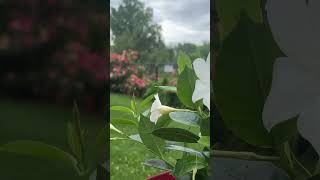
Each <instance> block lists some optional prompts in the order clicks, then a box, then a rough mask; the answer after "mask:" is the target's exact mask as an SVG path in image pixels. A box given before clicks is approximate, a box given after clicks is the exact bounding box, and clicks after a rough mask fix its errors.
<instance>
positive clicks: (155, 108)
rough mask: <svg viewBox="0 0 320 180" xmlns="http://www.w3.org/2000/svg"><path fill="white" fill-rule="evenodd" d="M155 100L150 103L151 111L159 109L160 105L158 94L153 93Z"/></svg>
mask: <svg viewBox="0 0 320 180" xmlns="http://www.w3.org/2000/svg"><path fill="white" fill-rule="evenodd" d="M154 98H155V100H154V101H153V103H152V105H151V112H153V111H155V110H157V109H159V108H160V107H161V101H160V99H159V95H158V94H156V95H154Z"/></svg>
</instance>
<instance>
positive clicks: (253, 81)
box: [213, 16, 281, 147]
mask: <svg viewBox="0 0 320 180" xmlns="http://www.w3.org/2000/svg"><path fill="white" fill-rule="evenodd" d="M280 54H281V52H280V50H279V49H278V47H277V45H276V44H275V42H274V41H273V37H272V34H271V32H270V30H269V28H268V27H266V26H265V25H258V24H254V23H253V22H252V21H251V20H250V19H249V18H248V17H246V16H242V17H241V20H240V22H239V24H238V26H237V27H236V29H235V30H234V31H233V32H232V33H230V35H229V36H228V37H227V38H226V39H225V41H224V43H223V47H222V50H221V52H220V53H219V56H218V58H217V61H216V69H215V70H216V74H215V79H214V82H213V84H214V86H213V89H214V94H215V103H216V105H217V108H218V110H219V112H220V113H221V115H222V119H223V120H224V122H225V124H226V126H227V127H228V128H229V129H231V130H232V131H233V132H234V134H235V135H237V136H239V137H241V138H242V139H243V140H245V141H246V142H248V143H249V144H252V145H257V146H263V147H269V146H271V144H272V137H271V136H270V135H269V133H268V131H267V130H266V129H265V128H264V125H263V122H262V110H263V106H264V101H265V99H266V97H267V95H268V93H269V89H270V85H271V80H272V68H273V62H274V60H275V58H276V57H278V56H279V55H280Z"/></svg>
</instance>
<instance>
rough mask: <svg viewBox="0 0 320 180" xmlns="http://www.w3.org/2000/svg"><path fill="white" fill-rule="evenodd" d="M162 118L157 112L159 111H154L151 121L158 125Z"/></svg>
mask: <svg viewBox="0 0 320 180" xmlns="http://www.w3.org/2000/svg"><path fill="white" fill-rule="evenodd" d="M160 116H161V114H160V112H159V111H157V110H156V111H153V112H151V115H150V121H151V122H154V123H157V121H158V119H159V117H160Z"/></svg>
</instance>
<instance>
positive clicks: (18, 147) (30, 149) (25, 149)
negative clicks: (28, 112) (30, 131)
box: [0, 140, 80, 174]
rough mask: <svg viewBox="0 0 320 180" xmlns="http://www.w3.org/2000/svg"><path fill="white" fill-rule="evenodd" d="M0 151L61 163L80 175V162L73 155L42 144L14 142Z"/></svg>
mask: <svg viewBox="0 0 320 180" xmlns="http://www.w3.org/2000/svg"><path fill="white" fill-rule="evenodd" d="M0 151H5V152H11V153H17V154H21V155H26V156H32V157H36V158H41V159H47V160H50V161H55V162H61V163H63V164H65V165H67V166H70V167H72V168H73V169H74V170H75V171H76V172H77V173H78V174H80V170H79V168H78V162H77V160H76V159H75V158H74V157H73V156H72V155H71V154H69V153H67V152H65V151H63V150H61V149H59V148H57V147H55V146H51V145H48V144H45V143H42V142H37V141H28V140H21V141H14V142H10V143H7V144H4V145H2V146H1V147H0Z"/></svg>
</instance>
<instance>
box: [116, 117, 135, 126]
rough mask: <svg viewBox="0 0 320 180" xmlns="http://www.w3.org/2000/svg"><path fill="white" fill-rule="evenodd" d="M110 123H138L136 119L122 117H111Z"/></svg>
mask: <svg viewBox="0 0 320 180" xmlns="http://www.w3.org/2000/svg"><path fill="white" fill-rule="evenodd" d="M112 124H117V125H138V123H137V121H135V120H133V119H124V118H119V119H112Z"/></svg>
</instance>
